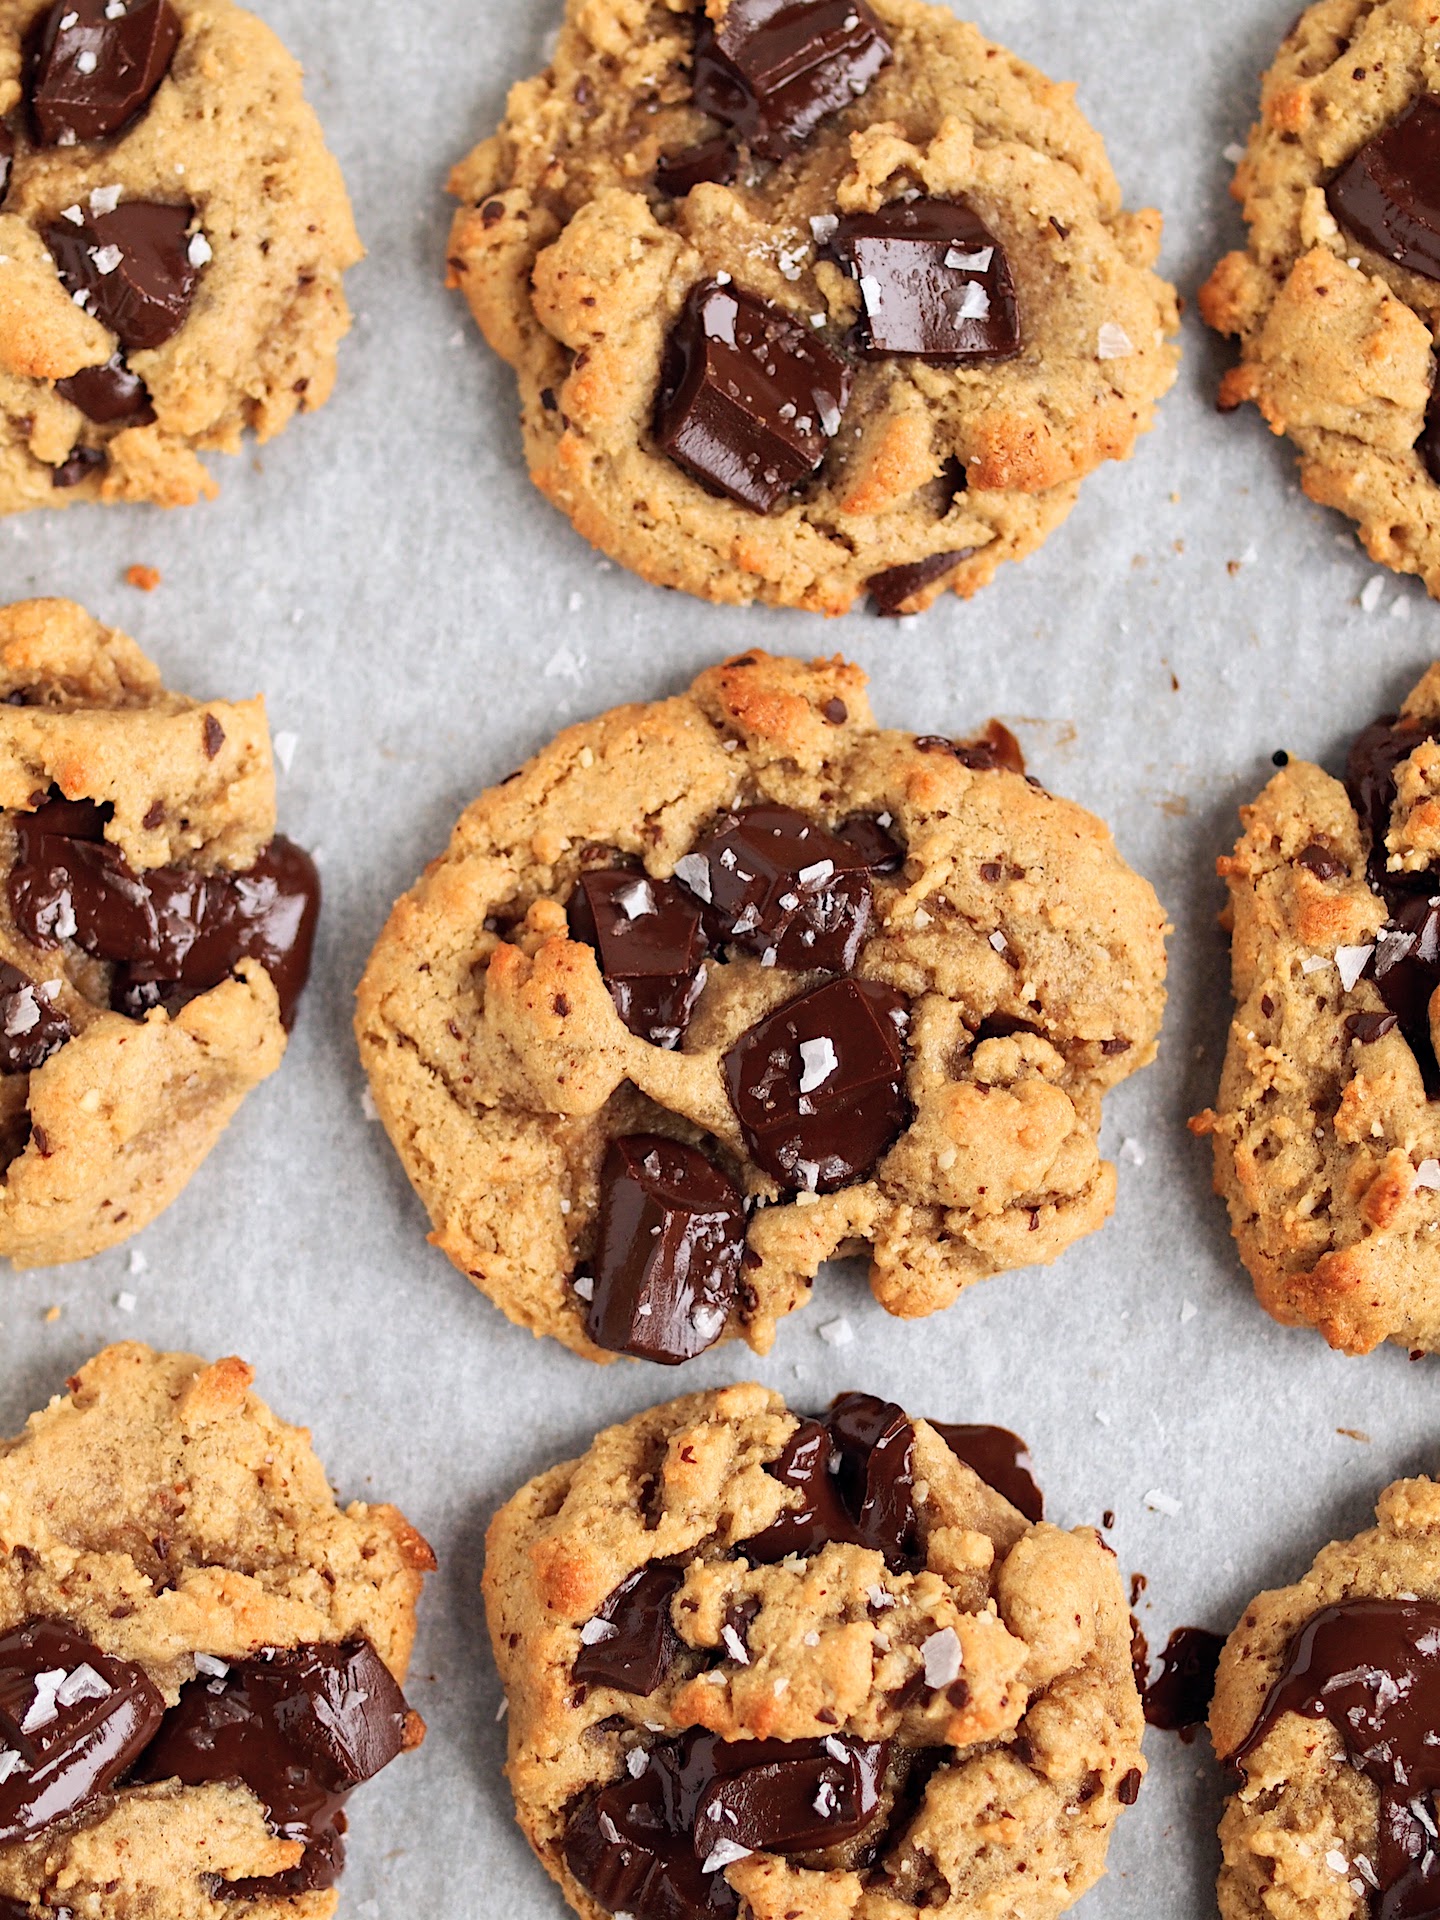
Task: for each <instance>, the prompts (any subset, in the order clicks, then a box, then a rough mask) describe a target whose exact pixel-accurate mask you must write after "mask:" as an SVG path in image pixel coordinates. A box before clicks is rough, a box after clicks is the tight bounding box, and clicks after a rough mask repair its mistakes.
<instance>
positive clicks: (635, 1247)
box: [585, 1133, 745, 1366]
mask: <svg viewBox="0 0 1440 1920" xmlns="http://www.w3.org/2000/svg"><path fill="white" fill-rule="evenodd" d="M744 1247H745V1207H744V1201H743V1199H742V1197H741V1193H740V1189H739V1188H738V1187H737V1186H736V1185H735V1183H734V1181H733V1180H731V1179H730V1178H729V1176H728V1175H727V1174H725V1173H722V1172H721V1170H720V1168H719V1167H717V1166H716V1165H715V1164H714V1162H713V1161H711V1160H707V1159H706V1157H705V1155H704V1154H703V1153H701V1152H700V1151H699V1149H698V1148H696V1147H688V1146H684V1145H682V1144H681V1143H680V1142H679V1141H676V1140H666V1139H663V1138H661V1136H660V1135H659V1134H653V1133H635V1134H629V1135H626V1136H624V1137H623V1138H620V1139H617V1140H612V1141H611V1142H610V1147H609V1150H608V1152H607V1153H606V1155H605V1164H604V1166H603V1168H602V1169H601V1173H600V1220H599V1225H598V1228H597V1230H596V1236H595V1256H594V1296H593V1298H592V1300H591V1302H590V1310H589V1313H588V1314H587V1315H586V1320H585V1328H586V1331H587V1333H588V1334H589V1335H590V1338H591V1339H592V1340H593V1341H594V1342H595V1344H596V1345H597V1346H601V1347H606V1348H608V1349H609V1350H610V1351H611V1352H612V1353H628V1354H632V1355H634V1356H635V1358H636V1359H641V1360H655V1361H658V1362H659V1363H660V1364H661V1365H662V1366H677V1365H678V1364H679V1363H680V1362H681V1361H682V1360H693V1359H694V1357H695V1355H696V1354H697V1353H703V1352H704V1351H705V1349H706V1348H707V1347H711V1346H714V1344H715V1342H716V1341H717V1340H718V1339H719V1338H720V1335H721V1334H722V1333H723V1332H724V1331H725V1322H726V1320H727V1318H728V1317H729V1313H730V1307H731V1304H732V1302H733V1301H734V1298H735V1289H736V1283H737V1281H738V1279H739V1274H740V1255H741V1253H742V1252H743V1251H744Z"/></svg>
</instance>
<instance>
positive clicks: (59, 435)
mask: <svg viewBox="0 0 1440 1920" xmlns="http://www.w3.org/2000/svg"><path fill="white" fill-rule="evenodd" d="M361 253H362V249H361V246H360V242H359V240H358V238H357V236H356V233H355V227H354V222H353V220H352V218H351V214H350V203H349V200H348V199H347V197H346V193H345V186H344V182H343V181H342V180H341V178H340V171H339V168H338V167H337V166H336V164H335V161H334V160H333V159H332V158H331V156H330V154H329V153H328V152H327V151H326V148H325V143H324V138H323V135H322V134H321V131H320V127H319V123H318V122H317V120H316V119H315V116H314V114H313V113H312V111H311V109H310V108H309V107H308V106H307V105H306V103H305V99H304V96H303V94H302V92H301V80H300V70H299V68H298V67H297V66H296V64H295V62H294V60H293V59H292V58H291V57H290V55H289V54H288V53H287V52H286V51H285V49H284V48H283V47H282V46H281V45H280V43H279V41H278V40H277V39H276V38H275V36H274V34H273V33H271V31H270V30H269V28H268V27H265V26H263V25H262V24H261V23H260V21H259V20H257V19H256V18H255V17H254V15H253V14H249V13H246V12H244V11H242V10H241V9H240V8H239V7H236V6H234V5H232V4H231V0H52V4H50V5H48V6H46V5H44V4H40V5H37V4H36V0H0V513H10V512H14V511H16V510H17V509H18V508H22V507H36V506H65V505H68V504H70V503H71V502H73V501H76V500H107V501H115V500H149V501H155V502H157V503H159V504H160V505H162V506H180V505H186V504H189V503H190V502H192V501H194V500H196V499H198V498H199V497H200V496H201V495H202V494H213V493H214V492H215V484H214V482H213V481H212V480H211V478H210V476H209V474H208V473H207V472H206V469H205V467H204V465H203V464H202V462H201V461H200V459H199V455H200V454H201V453H203V452H206V451H208V450H210V449H217V450H220V451H223V452H227V453H235V452H238V450H239V447H240V440H241V435H242V434H243V433H244V432H246V431H247V430H248V431H253V432H254V433H255V434H256V436H257V437H258V438H259V439H261V440H268V439H269V438H270V437H271V435H273V434H276V433H278V432H279V431H280V429H281V428H282V427H283V426H285V425H286V424H287V422H288V421H289V420H290V419H291V418H292V416H293V415H294V414H295V413H296V412H300V411H309V410H311V409H313V408H315V407H318V406H320V405H321V404H322V403H323V402H324V401H325V400H326V399H327V398H328V396H329V393H330V388H331V386H332V384H333V381H334V377H335V351H336V347H337V346H338V344H339V342H340V339H341V338H342V336H343V335H344V334H345V332H346V331H347V330H348V327H349V324H350V321H349V311H348V309H347V307H346V304H345V296H344V293H343V291H342V287H341V280H342V275H343V274H344V272H345V270H346V268H348V267H351V266H353V265H354V264H355V262H356V261H357V260H358V259H359V258H360V257H361Z"/></svg>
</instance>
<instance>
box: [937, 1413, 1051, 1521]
mask: <svg viewBox="0 0 1440 1920" xmlns="http://www.w3.org/2000/svg"><path fill="white" fill-rule="evenodd" d="M930 1425H931V1426H932V1427H933V1428H934V1429H935V1431H936V1433H938V1434H939V1436H940V1438H941V1439H942V1440H943V1441H944V1442H945V1444H946V1446H947V1447H949V1449H950V1451H951V1452H952V1453H953V1454H954V1455H955V1457H956V1459H957V1460H963V1461H964V1462H965V1464H966V1466H967V1467H970V1468H972V1469H973V1471H974V1472H976V1473H978V1474H979V1476H980V1478H981V1479H982V1480H983V1481H984V1482H985V1484H986V1486H987V1487H993V1488H994V1489H995V1491H996V1493H998V1494H999V1495H1000V1496H1001V1498H1002V1499H1005V1500H1008V1501H1009V1502H1010V1504H1011V1506H1012V1507H1014V1508H1015V1509H1016V1511H1017V1512H1018V1513H1023V1514H1024V1516H1025V1518H1026V1519H1027V1520H1029V1521H1030V1522H1031V1523H1032V1524H1034V1522H1036V1521H1038V1520H1043V1519H1044V1518H1045V1496H1044V1494H1043V1493H1041V1491H1040V1489H1039V1487H1038V1486H1037V1485H1036V1484H1035V1477H1034V1475H1033V1474H1032V1473H1031V1471H1030V1449H1029V1448H1028V1447H1027V1446H1026V1444H1025V1442H1024V1441H1023V1440H1022V1439H1021V1438H1020V1436H1019V1434H1018V1433H1011V1432H1010V1431H1009V1429H1008V1428H1007V1427H985V1426H963V1425H962V1426H952V1425H950V1424H949V1423H948V1422H946V1421H943V1420H932V1421H931V1422H930Z"/></svg>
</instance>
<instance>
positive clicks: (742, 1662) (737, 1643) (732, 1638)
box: [720, 1626, 750, 1667]
mask: <svg viewBox="0 0 1440 1920" xmlns="http://www.w3.org/2000/svg"><path fill="white" fill-rule="evenodd" d="M720 1638H721V1640H723V1641H724V1643H725V1651H726V1652H727V1653H728V1654H729V1656H730V1658H731V1659H732V1660H733V1661H734V1662H735V1664H736V1665H737V1666H740V1667H748V1666H749V1664H750V1655H749V1654H748V1653H747V1652H746V1650H745V1642H744V1641H743V1640H742V1639H741V1638H740V1636H739V1634H738V1633H737V1632H736V1631H735V1629H734V1627H729V1626H726V1627H722V1628H721V1629H720Z"/></svg>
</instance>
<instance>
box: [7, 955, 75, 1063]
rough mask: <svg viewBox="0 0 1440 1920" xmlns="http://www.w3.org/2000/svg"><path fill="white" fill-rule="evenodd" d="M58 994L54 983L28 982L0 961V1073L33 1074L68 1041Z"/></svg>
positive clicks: (68, 1029)
mask: <svg viewBox="0 0 1440 1920" xmlns="http://www.w3.org/2000/svg"><path fill="white" fill-rule="evenodd" d="M58 992H59V985H58V983H57V982H56V981H54V980H42V981H35V980H32V979H31V978H30V976H29V974H28V973H22V972H21V971H20V969H19V967H12V966H11V964H10V962H9V961H8V960H0V1073H33V1072H34V1071H35V1069H36V1068H37V1067H43V1066H44V1064H45V1062H46V1061H47V1060H48V1059H49V1058H50V1056H51V1054H52V1053H58V1052H59V1051H60V1049H61V1047H63V1046H64V1044H65V1042H66V1041H67V1040H68V1039H69V1038H70V1037H71V1034H72V1033H73V1031H74V1029H73V1028H72V1027H71V1025H70V1022H69V1020H68V1019H67V1018H66V1017H65V1015H64V1014H63V1013H62V1012H61V1010H60V1008H59V1007H58V1006H56V1004H55V1000H56V996H57V994H58Z"/></svg>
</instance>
